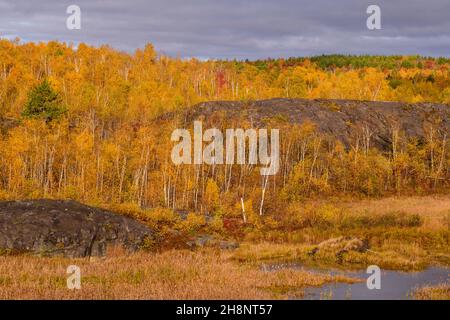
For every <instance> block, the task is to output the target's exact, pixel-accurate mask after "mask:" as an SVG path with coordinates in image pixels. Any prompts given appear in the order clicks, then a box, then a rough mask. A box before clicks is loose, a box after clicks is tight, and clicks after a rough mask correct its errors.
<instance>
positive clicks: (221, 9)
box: [0, 0, 450, 59]
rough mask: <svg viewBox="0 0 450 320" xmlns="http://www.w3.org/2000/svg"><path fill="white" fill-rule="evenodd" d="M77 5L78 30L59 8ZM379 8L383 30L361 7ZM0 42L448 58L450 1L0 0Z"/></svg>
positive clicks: (254, 54)
mask: <svg viewBox="0 0 450 320" xmlns="http://www.w3.org/2000/svg"><path fill="white" fill-rule="evenodd" d="M71 4H76V5H78V6H79V7H80V8H81V30H68V29H67V28H66V19H67V17H68V16H69V15H68V14H67V13H66V9H67V7H68V6H69V5H71ZM370 4H376V5H379V6H380V8H381V26H382V30H373V31H371V30H368V29H367V27H366V20H367V17H368V14H367V13H366V9H367V7H368V6H369V5H370ZM0 37H3V38H15V37H19V38H21V39H22V41H48V40H60V41H66V42H73V43H75V44H77V43H79V42H86V43H89V44H93V45H100V44H109V45H111V46H112V47H114V48H117V49H121V50H125V51H130V52H132V51H133V50H134V49H136V48H139V47H141V48H142V47H143V46H144V44H145V43H147V42H151V43H153V44H154V45H155V48H156V49H157V50H158V51H159V52H162V53H165V54H168V55H172V56H180V57H198V58H228V59H232V58H238V59H246V58H249V59H255V58H267V57H273V58H276V57H290V56H309V55H318V54H327V53H346V54H421V55H432V56H446V57H449V56H450V0H270V1H269V0H252V1H249V0H147V1H145V0H70V1H67V0H0Z"/></svg>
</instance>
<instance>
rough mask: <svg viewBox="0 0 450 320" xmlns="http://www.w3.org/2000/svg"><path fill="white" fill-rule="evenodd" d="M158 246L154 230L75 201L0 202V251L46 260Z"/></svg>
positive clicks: (101, 254) (126, 218)
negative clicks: (109, 249)
mask: <svg viewBox="0 0 450 320" xmlns="http://www.w3.org/2000/svg"><path fill="white" fill-rule="evenodd" d="M157 243H158V239H157V238H156V236H155V233H154V232H153V230H151V229H149V228H148V227H146V226H145V225H143V224H141V223H139V222H137V221H135V220H133V219H131V218H128V217H125V216H121V215H118V214H114V213H112V212H108V211H105V210H102V209H98V208H93V207H89V206H86V205H83V204H80V203H78V202H75V201H62V200H61V201H59V200H30V201H8V202H0V250H2V251H10V252H19V253H23V252H31V253H36V254H39V255H44V256H54V255H62V256H65V257H89V256H103V255H105V253H106V249H107V248H108V247H109V246H122V247H123V248H124V249H126V250H127V251H136V250H138V249H139V248H142V247H152V246H154V245H156V244H157Z"/></svg>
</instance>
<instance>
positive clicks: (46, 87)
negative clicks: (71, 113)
mask: <svg viewBox="0 0 450 320" xmlns="http://www.w3.org/2000/svg"><path fill="white" fill-rule="evenodd" d="M64 112H65V109H64V108H63V107H62V105H61V99H60V98H59V95H58V93H57V92H55V91H54V90H53V88H52V87H51V86H50V83H49V82H48V81H47V79H45V80H44V81H43V82H42V83H40V84H39V85H37V86H36V87H34V88H33V89H32V90H31V92H30V93H29V95H28V101H27V104H26V105H25V109H24V111H23V112H22V116H24V117H26V118H42V119H45V120H46V121H47V122H49V121H52V120H54V119H56V118H58V117H60V116H61V115H62V114H63V113H64Z"/></svg>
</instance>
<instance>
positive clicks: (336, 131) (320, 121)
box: [159, 99, 450, 149]
mask: <svg viewBox="0 0 450 320" xmlns="http://www.w3.org/2000/svg"><path fill="white" fill-rule="evenodd" d="M174 117H179V118H180V119H181V120H182V121H183V122H185V124H186V126H190V125H191V123H192V122H193V121H194V120H196V119H206V120H207V121H208V122H212V124H214V125H217V126H220V123H221V119H223V118H226V119H227V121H233V120H236V123H237V124H242V122H243V121H245V122H246V123H248V124H251V125H252V126H254V127H265V126H266V124H267V121H272V120H274V119H275V120H277V121H281V122H282V123H286V124H291V125H293V124H302V123H304V122H311V123H314V124H315V125H316V129H317V131H318V132H320V133H323V134H327V135H329V136H332V137H335V138H337V139H338V140H340V141H341V142H342V143H343V144H344V145H346V146H349V145H351V144H352V143H354V140H355V136H360V137H361V136H362V135H363V134H368V135H370V145H371V146H374V147H377V148H380V149H388V148H390V147H391V144H392V132H393V130H394V129H395V130H399V132H401V133H402V134H404V135H405V136H406V137H407V138H417V139H419V140H423V139H424V137H425V136H426V135H427V132H426V130H427V128H430V127H433V129H434V131H435V132H438V133H439V132H441V133H448V132H450V106H448V105H445V104H438V103H414V104H411V103H403V102H382V101H356V100H324V99H316V100H307V99H270V100H258V101H246V102H240V101H210V102H203V103H200V104H198V105H195V106H193V107H192V108H189V109H187V110H186V111H184V112H182V114H180V113H167V114H165V115H163V116H162V117H160V118H159V119H160V120H164V119H172V118H174ZM216 119H217V121H216ZM215 121H216V122H217V123H214V122H215ZM239 127H241V126H239Z"/></svg>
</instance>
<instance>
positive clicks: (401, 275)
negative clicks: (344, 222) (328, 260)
mask: <svg viewBox="0 0 450 320" xmlns="http://www.w3.org/2000/svg"><path fill="white" fill-rule="evenodd" d="M261 268H262V269H263V270H265V271H274V270H279V269H284V268H294V269H303V270H305V271H309V272H317V273H325V274H331V275H336V274H341V275H345V276H348V277H353V278H360V279H362V280H364V281H363V282H358V283H354V284H348V283H332V284H327V285H324V286H322V287H313V288H307V289H305V295H304V297H303V299H310V300H318V299H333V300H379V299H385V300H404V299H411V293H412V291H414V289H415V288H419V287H423V286H427V285H437V284H440V283H445V282H448V281H450V269H449V268H444V267H429V268H428V269H426V270H423V271H418V272H402V271H392V270H381V289H372V290H369V289H368V288H367V285H366V280H367V278H368V277H369V276H370V274H367V273H366V270H358V271H343V270H339V269H324V268H310V267H306V266H303V265H301V264H298V263H276V264H264V265H262V266H261Z"/></svg>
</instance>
